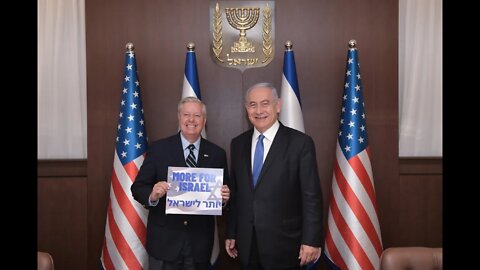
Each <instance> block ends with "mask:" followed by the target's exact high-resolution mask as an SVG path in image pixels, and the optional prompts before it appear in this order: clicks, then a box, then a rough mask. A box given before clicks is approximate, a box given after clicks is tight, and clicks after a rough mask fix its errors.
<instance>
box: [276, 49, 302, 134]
mask: <svg viewBox="0 0 480 270" xmlns="http://www.w3.org/2000/svg"><path fill="white" fill-rule="evenodd" d="M292 47H293V45H292V43H291V42H290V41H287V42H285V53H284V55H283V74H282V90H281V94H280V97H281V98H282V109H281V110H280V116H279V119H280V122H282V124H284V125H285V126H287V127H291V128H294V129H296V130H299V131H301V132H305V127H304V125H303V115H302V102H301V99H300V89H299V87H298V80H297V71H296V68H295V55H294V54H293V50H292Z"/></svg>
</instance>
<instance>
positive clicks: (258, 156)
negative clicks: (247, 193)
mask: <svg viewBox="0 0 480 270" xmlns="http://www.w3.org/2000/svg"><path fill="white" fill-rule="evenodd" d="M263 138H265V136H263V134H260V135H259V136H258V141H257V146H255V154H254V156H253V171H252V175H253V186H254V187H255V186H256V185H257V181H258V176H259V175H260V171H261V170H262V165H263Z"/></svg>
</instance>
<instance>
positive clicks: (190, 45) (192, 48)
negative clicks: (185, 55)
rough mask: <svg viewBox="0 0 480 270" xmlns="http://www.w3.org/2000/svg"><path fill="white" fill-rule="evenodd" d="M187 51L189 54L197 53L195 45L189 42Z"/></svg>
mask: <svg viewBox="0 0 480 270" xmlns="http://www.w3.org/2000/svg"><path fill="white" fill-rule="evenodd" d="M187 50H188V51H189V52H194V51H195V43H193V42H189V43H188V44H187Z"/></svg>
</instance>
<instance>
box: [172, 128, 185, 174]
mask: <svg viewBox="0 0 480 270" xmlns="http://www.w3.org/2000/svg"><path fill="white" fill-rule="evenodd" d="M172 145H174V147H175V149H173V151H172V155H173V160H174V162H175V164H178V165H175V166H178V167H188V166H187V163H186V162H185V156H184V155H183V152H184V149H183V146H182V139H181V138H180V132H179V133H178V134H177V136H175V137H174V143H173V144H172Z"/></svg>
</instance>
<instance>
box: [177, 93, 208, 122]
mask: <svg viewBox="0 0 480 270" xmlns="http://www.w3.org/2000/svg"><path fill="white" fill-rule="evenodd" d="M187 102H194V103H198V104H200V105H202V113H203V117H205V119H207V106H206V105H205V103H203V101H201V100H200V99H198V98H196V97H193V96H189V97H184V98H182V99H181V100H180V101H179V102H178V108H177V111H178V113H180V110H181V109H182V106H183V104H185V103H187Z"/></svg>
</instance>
